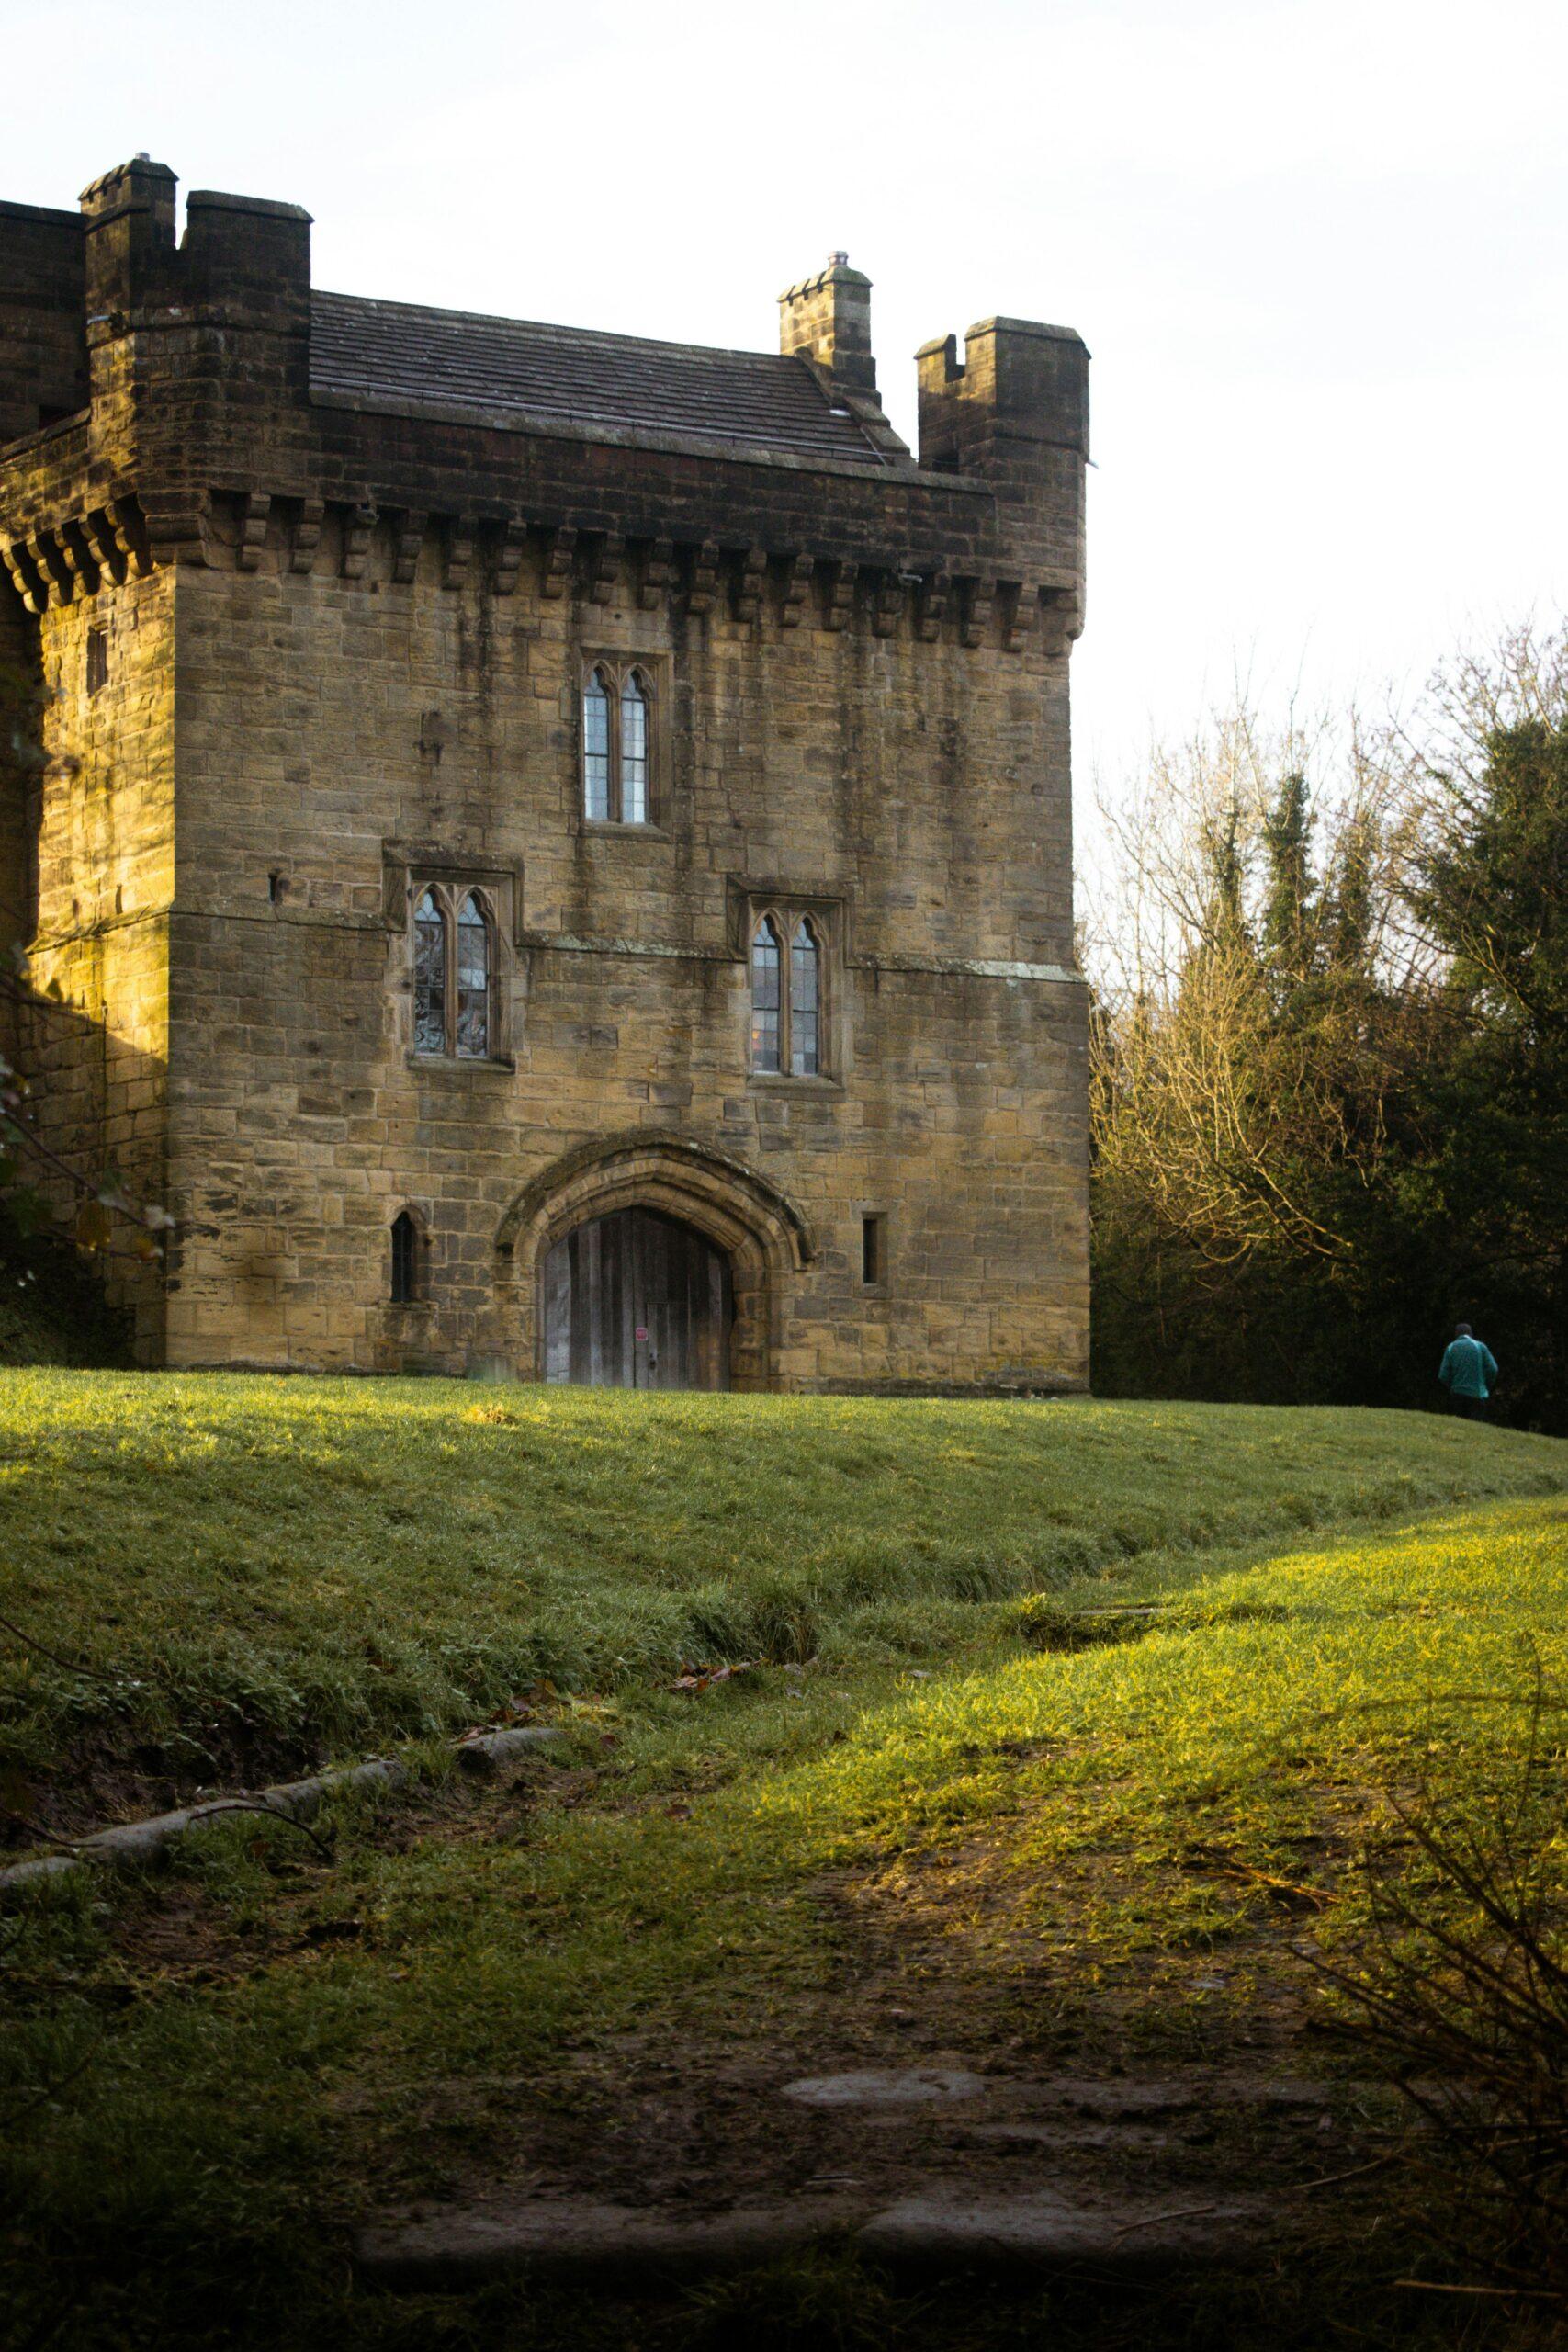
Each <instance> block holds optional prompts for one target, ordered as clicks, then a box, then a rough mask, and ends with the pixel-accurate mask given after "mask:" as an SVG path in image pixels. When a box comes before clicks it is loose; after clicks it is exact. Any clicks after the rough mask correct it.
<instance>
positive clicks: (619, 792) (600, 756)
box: [582, 661, 654, 825]
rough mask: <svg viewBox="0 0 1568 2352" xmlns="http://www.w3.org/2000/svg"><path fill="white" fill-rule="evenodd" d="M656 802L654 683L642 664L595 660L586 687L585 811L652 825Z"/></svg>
mask: <svg viewBox="0 0 1568 2352" xmlns="http://www.w3.org/2000/svg"><path fill="white" fill-rule="evenodd" d="M653 800H654V774H653V685H652V682H651V680H650V678H649V674H648V673H647V671H646V670H645V669H644V668H643V667H642V665H641V664H640V663H637V662H634V663H632V664H630V665H628V666H626V667H623V666H622V665H621V664H620V663H619V662H613V661H603V662H594V664H593V667H592V670H590V672H589V673H588V676H587V679H586V680H585V682H584V684H583V688H582V813H583V815H584V817H586V818H587V820H589V822H590V823H591V824H595V825H649V824H651V823H652V822H653V814H654V811H653Z"/></svg>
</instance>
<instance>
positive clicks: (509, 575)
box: [491, 515, 528, 596]
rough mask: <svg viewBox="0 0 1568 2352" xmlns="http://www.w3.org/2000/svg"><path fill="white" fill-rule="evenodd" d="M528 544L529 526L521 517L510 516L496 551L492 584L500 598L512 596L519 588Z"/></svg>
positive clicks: (502, 529) (503, 525)
mask: <svg viewBox="0 0 1568 2352" xmlns="http://www.w3.org/2000/svg"><path fill="white" fill-rule="evenodd" d="M527 544H528V526H527V525H526V523H525V522H524V521H523V520H522V518H521V517H520V516H519V515H508V516H507V518H506V520H505V522H504V523H502V526H501V539H500V542H499V544H498V545H497V548H496V550H495V577H494V579H493V581H492V582H491V585H492V586H493V588H494V590H495V593H496V594H497V595H498V596H510V595H512V594H513V592H514V590H515V589H516V586H517V574H518V572H519V571H521V569H522V566H523V550H524V548H525V547H526V546H527Z"/></svg>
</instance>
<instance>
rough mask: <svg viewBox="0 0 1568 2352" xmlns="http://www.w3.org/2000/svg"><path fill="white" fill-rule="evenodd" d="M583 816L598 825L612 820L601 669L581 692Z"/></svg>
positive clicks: (606, 713)
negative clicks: (610, 818)
mask: <svg viewBox="0 0 1568 2352" xmlns="http://www.w3.org/2000/svg"><path fill="white" fill-rule="evenodd" d="M582 813H583V815H584V816H585V817H591V818H592V820H593V821H594V822H595V823H596V824H606V823H608V821H609V817H610V695H609V689H608V686H607V684H606V683H605V678H604V672H603V671H602V670H595V671H594V672H593V673H592V676H591V677H590V679H589V681H588V684H586V685H585V686H584V688H583V689H582Z"/></svg>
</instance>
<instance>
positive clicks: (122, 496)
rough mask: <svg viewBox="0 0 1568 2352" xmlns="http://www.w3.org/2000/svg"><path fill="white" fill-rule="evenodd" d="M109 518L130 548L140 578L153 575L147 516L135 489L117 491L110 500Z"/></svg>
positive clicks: (132, 561)
mask: <svg viewBox="0 0 1568 2352" xmlns="http://www.w3.org/2000/svg"><path fill="white" fill-rule="evenodd" d="M108 514H109V519H110V521H111V522H112V523H113V525H114V526H115V530H116V532H117V533H118V537H119V538H120V539H121V541H122V542H123V544H124V545H125V546H126V547H128V548H130V560H131V563H132V565H133V567H134V568H135V571H136V576H137V578H138V579H139V580H150V579H151V578H152V540H151V539H150V538H149V537H148V534H147V516H146V515H145V513H144V512H143V510H142V505H141V500H140V498H138V497H137V495H136V492H134V491H127V492H116V494H115V496H114V497H113V498H112V499H111V500H110V501H109V505H108Z"/></svg>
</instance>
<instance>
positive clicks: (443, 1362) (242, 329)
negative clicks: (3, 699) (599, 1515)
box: [0, 158, 1088, 1388]
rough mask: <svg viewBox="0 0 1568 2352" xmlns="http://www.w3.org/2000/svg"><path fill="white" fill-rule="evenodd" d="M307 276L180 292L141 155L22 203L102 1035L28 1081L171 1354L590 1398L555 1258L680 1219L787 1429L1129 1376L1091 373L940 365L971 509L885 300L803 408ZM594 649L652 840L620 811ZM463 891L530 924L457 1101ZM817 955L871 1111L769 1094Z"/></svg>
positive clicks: (6, 467)
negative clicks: (423, 909)
mask: <svg viewBox="0 0 1568 2352" xmlns="http://www.w3.org/2000/svg"><path fill="white" fill-rule="evenodd" d="M309 237H310V224H309V219H308V216H307V215H306V214H305V213H303V212H301V211H300V210H299V209H297V208H295V207H292V206H288V205H279V204H269V203H263V202H260V201H256V200H252V199H249V198H238V197H231V196H223V195H214V194H202V193H193V194H192V195H191V196H190V197H189V198H188V200H187V206H186V228H185V232H184V236H183V238H182V239H181V240H180V241H178V242H177V243H176V239H175V183H174V180H173V177H172V175H170V174H169V173H168V172H167V171H165V170H164V167H163V166H161V165H158V164H152V163H149V162H148V161H147V160H146V159H145V158H143V159H139V160H138V161H137V162H135V163H133V164H129V165H126V166H125V167H123V168H122V169H121V170H119V171H117V172H112V173H109V174H107V175H106V176H105V177H104V178H103V179H102V180H100V181H97V182H96V183H95V184H94V186H93V187H91V188H89V189H88V190H87V192H86V194H85V197H84V198H83V208H82V211H81V213H80V214H79V215H78V214H72V213H66V212H54V211H44V210H39V209H32V208H27V207H22V206H0V320H3V321H4V322H5V341H4V345H3V356H0V436H9V437H8V438H6V439H5V440H4V446H0V559H3V560H4V567H5V577H4V582H3V583H0V658H5V656H6V649H9V651H10V656H11V658H12V659H13V660H14V661H17V662H22V663H25V664H26V665H28V666H29V667H31V668H32V669H33V671H34V672H35V673H36V674H37V676H38V677H39V681H40V683H41V684H42V685H43V688H44V690H45V694H46V696H47V699H46V703H45V742H44V750H45V752H46V754H47V764H46V766H45V767H44V769H43V771H42V774H41V779H35V780H33V781H32V782H30V783H28V784H26V785H24V786H17V788H16V790H15V791H14V792H13V795H12V798H13V805H12V806H11V807H10V808H9V809H7V810H6V815H5V823H4V826H3V827H0V855H4V856H5V858H6V864H7V867H8V871H7V873H6V876H5V877H4V883H3V888H0V896H3V897H4V899H5V900H6V904H7V906H8V907H11V908H20V909H23V910H25V926H26V927H27V928H28V929H29V930H30V932H31V936H30V938H29V939H28V948H29V952H30V956H31V960H32V969H33V973H34V976H35V978H37V980H38V981H39V984H40V985H43V986H48V985H49V984H50V983H51V981H52V982H57V983H58V985H59V989H60V991H61V994H62V999H63V1010H62V1011H60V1012H53V1013H51V1014H49V1015H48V1016H41V1015H39V1016H28V1018H27V1020H26V1022H25V1023H24V1034H23V1035H21V1036H20V1037H19V1038H18V1039H17V1048H18V1050H19V1052H20V1054H21V1056H22V1058H23V1060H24V1063H26V1064H29V1065H30V1066H31V1067H32V1069H34V1070H35V1072H36V1074H37V1076H38V1078H39V1081H40V1100H41V1109H40V1117H41V1118H42V1120H43V1122H44V1123H45V1125H46V1127H47V1129H48V1131H49V1132H50V1134H51V1139H52V1140H53V1141H54V1142H55V1143H56V1145H57V1147H58V1148H62V1149H64V1150H65V1151H66V1152H67V1153H69V1154H73V1155H75V1156H77V1158H78V1159H79V1161H80V1163H81V1164H82V1165H83V1166H84V1167H85V1166H87V1165H88V1164H89V1163H91V1162H92V1161H93V1160H94V1159H95V1157H97V1158H101V1157H102V1156H103V1155H104V1154H105V1153H108V1154H110V1155H112V1156H113V1158H114V1159H115V1160H116V1162H117V1163H118V1166H119V1168H120V1169H121V1170H122V1171H123V1173H124V1175H125V1177H126V1179H127V1181H128V1182H130V1183H131V1184H132V1185H135V1186H139V1187H141V1189H142V1190H143V1191H145V1192H147V1193H149V1194H151V1195H152V1196H153V1197H155V1198H158V1199H160V1200H163V1201H164V1202H165V1204H166V1205H167V1206H168V1208H169V1209H170V1211H171V1212H172V1213H173V1215H174V1216H175V1218H176V1220H177V1225H176V1231H175V1241H174V1244H173V1246H172V1248H171V1250H170V1251H169V1254H168V1258H167V1261H166V1264H165V1265H164V1267H163V1268H162V1269H160V1268H158V1267H152V1268H147V1267H139V1266H137V1265H135V1264H133V1263H132V1262H131V1261H130V1260H129V1259H127V1260H126V1261H125V1262H124V1263H123V1264H121V1263H119V1262H118V1261H116V1263H115V1265H114V1267H113V1269H112V1270H111V1279H112V1281H113V1283H114V1284H115V1286H116V1287H117V1289H118V1293H119V1294H120V1295H122V1296H124V1297H126V1298H127V1299H128V1300H130V1303H131V1304H133V1306H134V1307H135V1310H136V1316H137V1324H138V1333H139V1347H140V1350H141V1353H142V1355H143V1357H144V1359H145V1360H146V1361H147V1362H149V1363H173V1364H203V1363H261V1364H276V1365H286V1364H291V1365H307V1364H308V1365H319V1366H323V1367H328V1368H341V1369H351V1368H356V1369H361V1370H395V1369H399V1368H416V1367H417V1368H431V1369H446V1370H453V1371H463V1370H466V1369H467V1370H473V1369H479V1368H490V1367H492V1366H495V1367H508V1368H511V1369H514V1370H515V1371H517V1372H519V1373H521V1374H523V1375H524V1376H525V1377H534V1376H536V1375H537V1374H538V1373H539V1371H540V1370H541V1367H542V1356H541V1352H540V1351H541V1345H542V1340H541V1332H540V1319H541V1307H540V1280H541V1275H540V1269H541V1266H542V1264H543V1261H544V1258H545V1255H546V1253H547V1250H549V1248H550V1246H551V1244H552V1242H553V1241H555V1240H558V1238H559V1237H560V1236H561V1235H562V1234H563V1233H565V1232H567V1231H568V1230H570V1227H572V1226H573V1225H574V1223H576V1222H578V1221H580V1220H581V1219H585V1218H591V1217H598V1216H604V1215H605V1214H607V1213H609V1212H610V1211H613V1210H615V1209H616V1208H619V1207H623V1206H630V1205H642V1206H645V1207H648V1208H651V1209H657V1210H659V1211H660V1212H661V1213H662V1214H665V1215H667V1216H674V1217H676V1218H679V1219H681V1220H682V1221H683V1222H684V1223H687V1224H689V1225H692V1226H694V1227H697V1228H698V1230H699V1231H701V1232H702V1233H704V1234H705V1235H706V1236H707V1237H708V1238H709V1240H710V1241H711V1242H712V1243H714V1244H715V1246H716V1247H717V1248H718V1249H719V1250H722V1251H723V1253H724V1255H725V1258H726V1260H727V1261H728V1265H729V1268H730V1271H731V1275H732V1278H733V1292H734V1310H735V1326H734V1330H733V1333H732V1335H731V1341H730V1363H731V1374H732V1377H733V1379H734V1381H735V1384H736V1385H749V1386H778V1387H795V1388H821V1387H839V1386H858V1385H869V1386H887V1387H894V1388H897V1387H905V1386H908V1387H922V1386H942V1387H946V1386H957V1387H964V1386H977V1387H999V1388H1021V1387H1039V1388H1048V1387H1054V1386H1066V1387H1071V1386H1076V1385H1081V1384H1082V1381H1083V1378H1084V1375H1085V1370H1086V1362H1087V1340H1088V1267H1087V1240H1088V1236H1087V1181H1086V1154H1087V1140H1086V1131H1087V1117H1086V1074H1085V1057H1084V996H1083V989H1082V986H1081V983H1080V981H1079V979H1078V978H1077V973H1076V970H1075V968H1074V959H1073V944H1072V905H1071V879H1070V875H1071V837H1070V807H1069V789H1068V738H1067V667H1068V652H1069V648H1070V644H1071V641H1072V639H1073V638H1074V637H1075V636H1076V634H1077V629H1078V627H1079V621H1080V612H1081V592H1082V579H1083V544H1082V482H1083V467H1084V462H1085V456H1086V435H1087V402H1086V355H1085V353H1084V350H1083V346H1082V345H1081V344H1080V343H1079V342H1078V340H1077V337H1076V336H1075V335H1073V334H1068V333H1066V331H1064V330H1061V329H1057V328H1049V327H1041V326H1034V325H1031V324H1028V323H1026V322H1019V321H1012V320H1006V319H995V320H990V321H987V322H985V323H984V324H983V325H981V326H978V327H975V328H972V329H971V330H970V332H969V334H968V337H967V340H966V344H965V345H964V351H963V354H962V356H960V354H959V351H958V348H957V346H956V345H955V344H954V342H953V339H952V338H949V339H947V340H946V341H945V342H938V343H934V344H931V345H927V346H926V347H925V348H924V349H923V350H922V352H921V353H920V355H919V391H920V435H919V459H918V460H917V459H916V458H914V457H913V456H911V454H910V453H909V452H908V450H907V449H906V448H905V447H904V446H903V444H902V443H901V442H900V441H899V440H898V438H897V435H895V434H894V433H893V432H892V430H891V428H890V427H889V426H888V424H886V420H885V418H884V417H883V415H882V412H881V409H880V407H879V405H878V403H877V400H876V395H875V390H874V381H875V379H874V367H873V362H872V355H871V344H870V333H869V309H868V294H869V288H868V287H867V284H866V281H865V279H864V278H863V277H861V276H860V275H859V273H858V272H855V271H853V270H851V269H850V268H849V267H848V266H847V265H845V264H844V262H843V261H842V258H841V257H836V258H835V260H834V262H833V263H832V264H830V265H829V267H828V268H827V269H826V270H824V271H822V272H821V273H819V274H818V276H817V277H813V278H810V279H807V281H805V282H804V283H803V285H801V286H800V287H797V288H791V289H790V290H789V292H788V293H787V294H786V296H785V297H784V299H783V301H782V304H781V316H782V322H783V327H782V341H783V351H782V354H781V356H777V357H774V356H758V355H753V354H734V353H723V352H704V351H698V350H694V349H691V348H688V347H686V346H681V345H656V344H649V343H639V342H635V341H633V340H631V339H628V338H622V337H616V336H608V335H605V336H595V335H584V334H572V333H569V332H568V331H566V330H558V329H549V328H538V327H532V326H527V325H525V324H522V323H518V322H506V321H492V320H482V319H470V318H467V317H464V316H462V315H460V314H456V313H448V312H443V311H420V310H415V309H412V308H410V307H407V306H402V305H398V304H386V303H376V302H359V301H355V300H348V299H347V298H344V297H340V296H333V295H321V294H313V293H312V290H311V287H310V247H309ZM598 657H603V658H604V661H605V662H606V663H607V664H615V665H620V667H621V668H623V669H624V668H625V667H626V665H628V664H630V665H636V666H637V674H638V675H639V676H642V677H644V678H645V679H646V680H647V681H648V682H649V691H650V696H651V713H652V722H651V723H652V745H651V751H652V762H651V792H652V801H651V807H650V810H649V815H650V819H651V821H650V822H649V823H647V824H626V825H623V824H616V823H609V822H592V821H590V820H588V819H587V818H586V817H585V816H584V813H583V810H584V798H583V785H582V760H583V744H582V732H581V730H582V723H583V722H582V692H583V684H584V680H585V677H586V676H587V674H588V673H589V671H590V669H591V668H592V664H593V662H594V661H595V659H596V658H598ZM606 674H608V672H606ZM616 674H619V671H617V673H616ZM18 796H19V797H18ZM426 884H434V885H437V886H441V887H450V888H452V889H454V890H458V889H462V888H468V887H469V886H472V887H473V888H476V889H477V890H478V891H479V892H480V893H481V894H482V897H483V901H484V904H485V906H486V907H487V908H488V909H490V910H491V912H492V914H493V920H494V948H493V954H494V960H495V970H494V976H493V984H492V1000H491V1029H490V1035H489V1050H488V1052H487V1053H486V1054H485V1056H484V1057H483V1058H481V1059H468V1060H464V1059H462V1058H459V1057H457V1056H456V1055H452V1056H446V1055H443V1056H431V1055H421V1054H419V1053H416V1052H415V1051H414V1050H413V1034H414V1033H413V1023H412V990H413V952H412V907H413V904H414V901H415V899H416V897H417V894H418V892H419V891H420V890H421V889H422V888H423V887H425V885H426ZM773 903H787V905H789V906H790V907H791V908H795V909H802V910H807V911H808V912H809V914H810V917H811V919H812V921H813V922H815V923H816V924H817V926H818V935H819V936H820V938H821V940H822V942H823V958H822V965H823V990H824V1009H823V1034H824V1041H825V1050H824V1067H823V1069H822V1072H821V1074H819V1075H815V1076H802V1077H790V1076H773V1075H762V1074H759V1073H757V1072H754V1071H753V1070H752V1069H751V1068H750V961H749V958H750V936H751V929H752V925H753V922H754V919H755V910H757V909H758V908H759V907H760V906H763V905H766V904H773ZM404 1210H407V1211H408V1212H410V1214H411V1215H412V1217H413V1219H414V1221H415V1223H416V1225H417V1227H418V1232H419V1243H420V1261H421V1263H420V1277H421V1278H420V1282H419V1287H418V1295H417V1297H416V1298H415V1299H414V1300H413V1301H412V1302H411V1303H408V1304H393V1303H392V1300H391V1297H390V1294H389V1271H388V1269H389V1231H390V1227H391V1223H392V1220H393V1219H394V1217H396V1216H398V1215H399V1213H400V1211H404ZM868 1216H874V1217H877V1218H880V1219H881V1220H882V1223H881V1225H880V1227H878V1234H879V1241H878V1255H877V1259H876V1262H875V1266H874V1278H871V1279H868V1278H867V1277H868V1269H869V1268H870V1267H871V1261H870V1259H869V1258H868V1257H867V1255H866V1253H865V1250H864V1249H863V1231H864V1220H865V1219H866V1218H867V1217H868Z"/></svg>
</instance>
